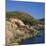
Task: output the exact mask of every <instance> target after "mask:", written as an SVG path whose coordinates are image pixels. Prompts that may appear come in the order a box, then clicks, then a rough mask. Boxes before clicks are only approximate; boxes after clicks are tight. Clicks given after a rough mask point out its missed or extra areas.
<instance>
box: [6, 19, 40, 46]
mask: <svg viewBox="0 0 46 46" xmlns="http://www.w3.org/2000/svg"><path fill="white" fill-rule="evenodd" d="M5 29H6V46H11V45H12V46H14V45H19V44H20V43H21V41H22V40H24V39H27V38H30V37H31V38H32V37H34V36H36V35H37V34H38V33H39V31H37V30H35V29H33V27H31V28H28V27H27V26H26V25H25V24H24V23H23V22H22V21H21V20H19V19H15V18H10V19H9V20H6V28H5Z"/></svg>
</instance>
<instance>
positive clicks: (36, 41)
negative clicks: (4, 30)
mask: <svg viewBox="0 0 46 46" xmlns="http://www.w3.org/2000/svg"><path fill="white" fill-rule="evenodd" d="M40 33H41V35H40V36H36V37H33V38H32V39H27V40H24V41H23V42H22V45H25V44H40V43H44V42H45V37H44V36H45V31H44V30H40Z"/></svg>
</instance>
